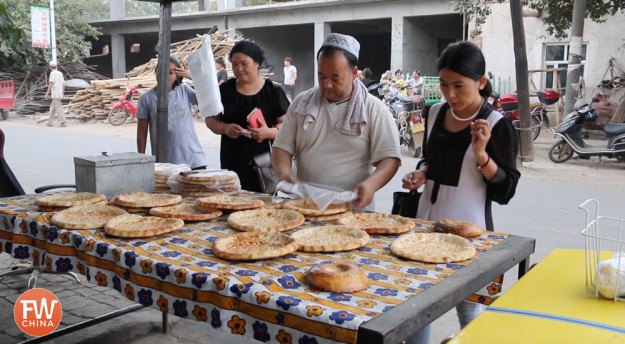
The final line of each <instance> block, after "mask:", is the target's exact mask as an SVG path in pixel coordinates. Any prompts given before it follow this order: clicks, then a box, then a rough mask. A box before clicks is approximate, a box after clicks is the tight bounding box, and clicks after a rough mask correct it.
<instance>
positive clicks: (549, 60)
mask: <svg viewBox="0 0 625 344" xmlns="http://www.w3.org/2000/svg"><path fill="white" fill-rule="evenodd" d="M586 48H587V44H582V65H585V64H586ZM544 61H545V63H544V65H545V68H546V69H557V68H567V67H568V65H569V44H545V57H544ZM556 73H558V75H559V77H560V85H558V84H557V81H558V80H557V78H556ZM544 86H545V88H558V86H559V87H560V88H561V89H562V91H564V88H566V69H564V70H561V71H557V72H549V73H545V80H544Z"/></svg>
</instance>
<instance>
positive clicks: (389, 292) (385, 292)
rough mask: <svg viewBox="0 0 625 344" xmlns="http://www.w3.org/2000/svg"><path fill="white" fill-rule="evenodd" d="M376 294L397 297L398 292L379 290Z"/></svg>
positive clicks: (386, 289)
mask: <svg viewBox="0 0 625 344" xmlns="http://www.w3.org/2000/svg"><path fill="white" fill-rule="evenodd" d="M375 293H376V294H377V295H380V296H397V290H395V289H388V288H378V289H376V290H375Z"/></svg>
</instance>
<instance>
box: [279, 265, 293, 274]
mask: <svg viewBox="0 0 625 344" xmlns="http://www.w3.org/2000/svg"><path fill="white" fill-rule="evenodd" d="M280 270H282V272H286V273H289V272H293V271H295V270H297V267H295V266H293V265H290V264H287V265H282V266H281V267H280Z"/></svg>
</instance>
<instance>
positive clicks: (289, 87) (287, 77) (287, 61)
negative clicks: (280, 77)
mask: <svg viewBox="0 0 625 344" xmlns="http://www.w3.org/2000/svg"><path fill="white" fill-rule="evenodd" d="M292 62H293V59H292V58H290V57H288V56H287V57H285V58H284V91H285V92H286V94H287V95H288V96H289V100H291V101H293V98H295V81H296V80H297V68H295V66H293V65H292V64H291V63H292Z"/></svg>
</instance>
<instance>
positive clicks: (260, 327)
mask: <svg viewBox="0 0 625 344" xmlns="http://www.w3.org/2000/svg"><path fill="white" fill-rule="evenodd" d="M252 329H253V330H254V339H256V340H258V341H261V342H263V343H264V342H267V341H269V339H271V336H270V335H269V330H268V329H267V324H265V323H261V322H260V321H256V322H254V324H253V325H252Z"/></svg>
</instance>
